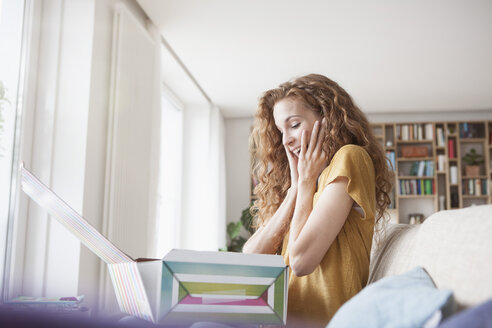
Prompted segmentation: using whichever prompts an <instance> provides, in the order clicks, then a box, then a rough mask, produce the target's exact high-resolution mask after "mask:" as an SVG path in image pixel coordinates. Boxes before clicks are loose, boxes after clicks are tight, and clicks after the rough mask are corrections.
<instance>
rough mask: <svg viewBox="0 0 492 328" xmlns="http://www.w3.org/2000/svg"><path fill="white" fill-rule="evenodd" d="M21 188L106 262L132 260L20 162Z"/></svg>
mask: <svg viewBox="0 0 492 328" xmlns="http://www.w3.org/2000/svg"><path fill="white" fill-rule="evenodd" d="M20 173H21V185H22V190H23V191H24V192H25V193H26V194H27V195H28V196H29V197H30V198H31V199H32V200H34V201H35V202H36V203H38V204H39V205H40V206H41V207H43V208H44V209H46V210H47V211H48V213H49V214H51V215H52V216H53V217H54V218H56V219H57V220H58V221H59V222H60V223H61V224H62V225H64V226H65V227H66V228H67V229H68V230H70V231H71V232H72V233H73V234H74V235H75V236H76V237H77V238H78V239H79V240H80V241H81V242H82V243H83V244H84V245H85V246H87V248H89V249H90V250H91V251H93V252H94V253H95V254H96V255H97V256H99V257H100V258H101V259H102V260H103V261H104V262H106V263H124V262H131V261H133V260H132V259H131V258H130V257H128V256H127V255H126V254H125V253H123V252H122V251H120V250H119V249H118V248H117V247H116V246H115V245H113V244H112V243H111V242H110V241H109V240H107V239H106V238H105V237H104V236H103V235H102V234H100V233H99V231H97V230H96V229H95V228H94V227H93V226H91V225H90V224H89V222H87V221H86V220H85V219H84V218H83V217H82V216H80V215H79V214H78V213H77V212H76V211H75V210H74V209H72V208H71V207H70V206H68V205H67V204H66V203H65V202H64V201H63V200H62V199H61V198H60V197H58V196H57V195H56V194H55V193H54V192H53V191H51V190H50V189H49V188H48V187H46V186H45V185H44V184H43V183H42V182H41V181H39V180H38V179H37V178H36V177H35V176H34V175H33V174H32V173H31V172H29V171H28V170H26V169H25V168H24V165H22V164H21V167H20Z"/></svg>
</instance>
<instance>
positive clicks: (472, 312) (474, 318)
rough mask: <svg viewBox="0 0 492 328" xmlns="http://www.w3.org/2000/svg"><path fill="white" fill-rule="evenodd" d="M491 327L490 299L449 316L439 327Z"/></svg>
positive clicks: (491, 307)
mask: <svg viewBox="0 0 492 328" xmlns="http://www.w3.org/2000/svg"><path fill="white" fill-rule="evenodd" d="M461 327H467V328H478V327H488V328H492V299H490V300H488V301H486V302H484V303H482V304H480V305H477V306H475V307H472V308H469V309H467V310H465V311H462V312H460V313H458V314H455V315H453V316H452V317H449V318H448V319H446V320H444V322H443V323H442V324H441V325H440V326H439V328H461Z"/></svg>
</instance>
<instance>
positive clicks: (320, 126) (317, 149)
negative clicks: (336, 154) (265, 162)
mask: <svg viewBox="0 0 492 328" xmlns="http://www.w3.org/2000/svg"><path fill="white" fill-rule="evenodd" d="M325 122H326V119H325V118H323V120H322V122H321V123H320V122H319V121H316V122H315V123H314V126H313V130H312V131H311V138H310V140H309V144H308V141H307V136H306V131H305V130H304V131H302V135H301V152H300V154H299V160H298V163H297V172H298V183H300V182H307V183H316V180H317V179H318V177H319V175H320V174H321V172H322V171H323V169H324V168H325V167H326V165H327V161H328V156H327V154H326V152H325V151H324V150H323V141H324V139H325V134H326V128H325ZM289 163H290V162H289ZM291 172H292V169H291Z"/></svg>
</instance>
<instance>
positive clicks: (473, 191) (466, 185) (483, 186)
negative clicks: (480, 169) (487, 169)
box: [462, 179, 489, 196]
mask: <svg viewBox="0 0 492 328" xmlns="http://www.w3.org/2000/svg"><path fill="white" fill-rule="evenodd" d="M467 180H468V181H467ZM487 189H488V183H487V179H466V180H464V181H463V190H462V192H463V195H473V196H482V195H488V194H489V193H488V190H487Z"/></svg>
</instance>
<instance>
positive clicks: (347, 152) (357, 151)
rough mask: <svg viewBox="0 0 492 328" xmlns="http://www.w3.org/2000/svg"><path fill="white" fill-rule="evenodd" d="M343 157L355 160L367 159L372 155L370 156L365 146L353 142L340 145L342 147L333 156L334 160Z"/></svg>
mask: <svg viewBox="0 0 492 328" xmlns="http://www.w3.org/2000/svg"><path fill="white" fill-rule="evenodd" d="M341 157H349V158H353V159H354V160H358V159H361V160H366V159H370V158H371V156H369V154H368V153H367V151H366V150H365V149H364V148H363V147H361V146H358V145H353V144H348V145H344V146H342V147H340V149H338V151H337V152H336V153H335V155H334V156H333V160H336V159H339V158H341Z"/></svg>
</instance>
